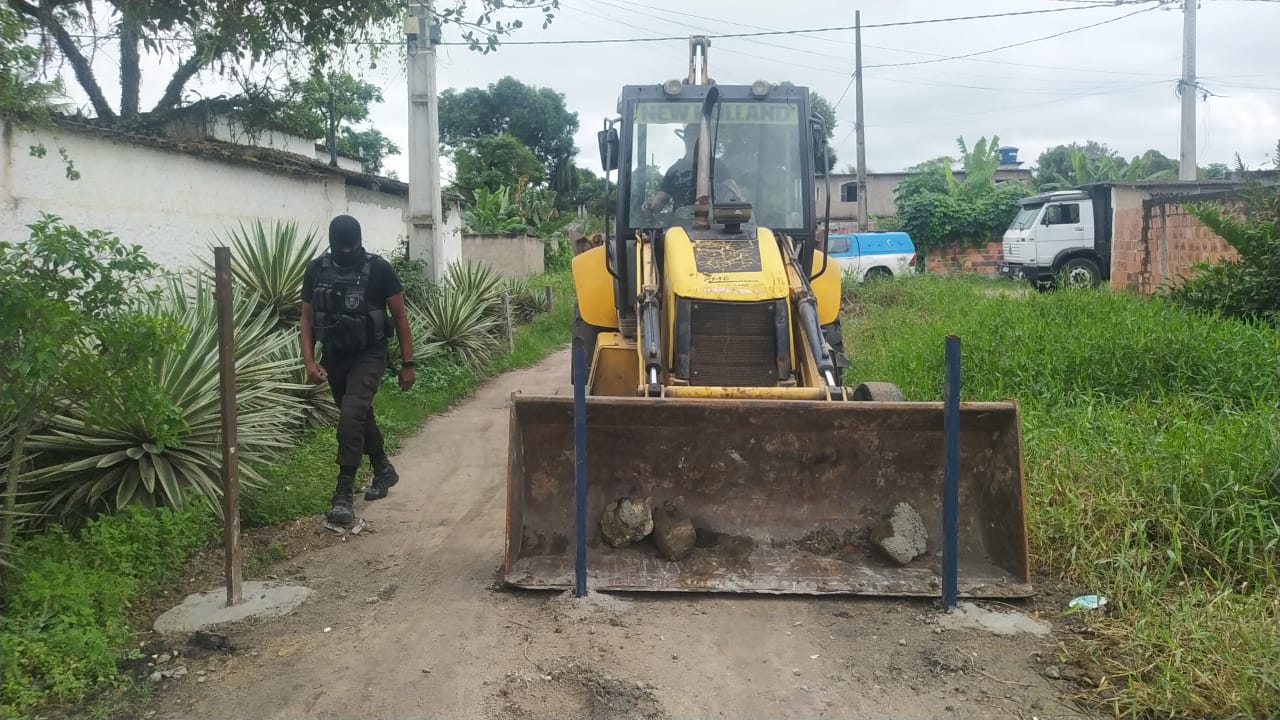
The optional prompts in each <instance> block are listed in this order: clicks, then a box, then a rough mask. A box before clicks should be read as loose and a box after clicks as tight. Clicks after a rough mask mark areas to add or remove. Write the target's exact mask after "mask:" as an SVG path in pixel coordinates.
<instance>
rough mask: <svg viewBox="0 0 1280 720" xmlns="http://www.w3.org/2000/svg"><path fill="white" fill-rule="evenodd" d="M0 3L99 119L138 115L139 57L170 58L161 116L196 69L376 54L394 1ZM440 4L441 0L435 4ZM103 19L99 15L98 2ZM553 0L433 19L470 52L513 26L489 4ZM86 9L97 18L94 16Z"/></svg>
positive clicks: (458, 1)
mask: <svg viewBox="0 0 1280 720" xmlns="http://www.w3.org/2000/svg"><path fill="white" fill-rule="evenodd" d="M4 3H5V4H6V6H7V7H8V8H9V9H11V10H13V11H16V12H17V13H19V14H21V15H22V16H24V17H26V18H28V19H30V20H31V21H33V22H34V23H35V24H37V25H38V26H39V27H40V29H41V30H42V31H43V32H44V33H45V35H46V37H48V38H49V42H48V44H47V49H48V52H49V54H50V55H51V56H53V57H52V58H51V59H52V60H54V62H53V63H51V65H52V66H53V67H59V66H61V65H62V64H63V63H65V64H66V65H68V66H70V68H71V70H72V73H73V74H74V76H75V79H76V82H77V83H78V84H79V85H80V87H81V89H83V90H84V92H85V94H86V95H87V96H88V98H89V102H90V104H91V105H92V106H93V111H94V114H95V115H96V116H97V117H99V118H102V119H116V118H138V117H140V116H141V115H142V114H143V111H142V108H141V106H140V94H141V93H140V91H141V88H142V67H143V65H144V63H143V61H142V58H143V56H144V55H146V56H151V57H153V58H166V57H174V58H178V60H179V62H178V67H177V69H176V70H174V71H173V74H172V75H171V76H169V78H168V79H167V81H165V82H164V83H163V87H164V93H163V94H162V96H161V98H160V100H159V101H158V102H157V103H156V104H155V106H154V107H152V108H151V110H150V113H154V114H157V115H163V114H165V113H168V112H169V111H172V110H173V109H175V108H177V107H179V106H181V105H182V104H183V101H184V96H185V94H186V92H187V89H188V86H189V85H190V84H191V82H192V81H193V79H194V78H196V77H197V76H198V75H199V74H201V73H203V72H206V71H213V72H216V73H219V74H242V73H244V72H245V71H247V70H248V69H249V68H252V67H260V66H262V65H263V64H264V63H266V62H267V61H278V62H282V63H284V64H286V65H289V64H297V66H298V67H308V66H310V65H311V64H312V63H313V62H314V61H317V60H321V61H322V60H324V59H326V58H329V57H331V56H333V55H335V54H339V53H342V52H348V51H349V52H361V48H367V49H368V51H369V52H370V53H371V54H373V55H375V56H376V55H377V54H378V52H379V48H382V47H386V46H387V45H388V44H390V45H391V46H394V44H395V43H390V42H389V41H390V39H392V38H394V39H397V40H398V39H399V33H400V32H401V31H400V24H401V20H402V18H403V15H404V11H405V8H404V3H403V2H402V0H360V1H359V2H355V1H354V0H318V1H317V0H241V1H240V2H223V1H221V0H108V1H107V2H105V3H103V2H95V1H94V0H4ZM442 4H444V3H442ZM103 7H105V8H106V10H107V12H108V13H109V17H108V18H107V21H106V22H105V23H102V22H101V19H102V18H101V17H100V10H101V9H102V8H103ZM558 7H559V2H558V0H482V2H481V3H480V8H479V9H478V10H479V12H478V14H474V15H471V14H468V13H467V11H466V3H465V2H464V1H463V0H455V2H454V3H452V4H451V5H449V6H446V7H443V8H438V9H437V15H438V19H439V20H440V22H442V23H444V24H453V25H456V26H458V27H459V28H462V30H463V34H462V36H463V38H464V39H465V40H466V41H467V43H468V45H469V46H470V47H471V49H472V50H476V51H479V52H490V51H492V50H494V49H496V48H497V47H498V45H499V44H500V40H501V38H502V37H504V36H506V35H508V34H510V33H511V32H512V31H514V30H516V29H518V28H520V27H521V26H522V25H523V22H522V21H521V20H519V19H515V20H511V21H507V22H504V21H502V20H501V19H499V18H498V17H497V15H498V13H499V12H503V13H507V12H520V11H528V10H534V11H541V13H542V16H543V27H546V26H547V25H548V24H549V23H550V22H551V20H552V18H553V17H554V11H555V10H556V9H557V8H558ZM95 13H98V15H99V16H97V17H95ZM108 42H111V43H114V44H115V45H116V47H117V52H116V53H114V55H115V57H116V58H118V64H117V63H116V62H115V60H114V59H110V60H108V61H107V62H105V63H95V58H96V56H97V55H99V54H100V53H98V50H99V48H100V47H101V46H102V45H104V44H106V43H108ZM99 71H102V72H110V73H112V74H116V73H118V74H119V78H120V97H119V99H118V100H117V101H116V102H115V103H114V104H113V103H112V102H111V101H110V100H109V99H108V98H107V95H106V93H105V91H104V90H103V88H102V84H101V83H100V82H99Z"/></svg>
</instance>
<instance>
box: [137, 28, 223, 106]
mask: <svg viewBox="0 0 1280 720" xmlns="http://www.w3.org/2000/svg"><path fill="white" fill-rule="evenodd" d="M208 50H209V46H208V45H207V44H206V43H205V42H203V41H197V42H196V49H195V52H194V53H193V54H192V55H191V57H189V58H187V60H186V62H184V63H182V65H180V66H179V67H178V69H177V70H176V71H175V72H174V73H173V77H171V78H169V84H168V85H166V86H165V88H164V95H163V96H162V97H161V98H160V101H159V102H157V103H156V106H155V107H154V108H152V109H151V112H153V113H163V112H168V111H170V110H172V109H174V108H175V107H177V106H178V103H180V102H182V91H183V89H184V88H186V86H187V83H188V82H190V81H191V78H193V77H195V74H196V73H198V72H200V69H201V68H203V67H204V66H205V63H207V62H208V61H209V59H210V58H208V57H206V53H207V52H208Z"/></svg>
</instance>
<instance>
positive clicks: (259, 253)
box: [202, 220, 321, 327]
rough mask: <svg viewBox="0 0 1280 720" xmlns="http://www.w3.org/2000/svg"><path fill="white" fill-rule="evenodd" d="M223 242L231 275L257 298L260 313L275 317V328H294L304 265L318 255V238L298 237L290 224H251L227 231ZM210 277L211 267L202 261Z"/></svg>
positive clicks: (299, 309)
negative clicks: (227, 249)
mask: <svg viewBox="0 0 1280 720" xmlns="http://www.w3.org/2000/svg"><path fill="white" fill-rule="evenodd" d="M223 241H224V242H227V241H229V243H230V245H231V274H232V275H233V276H234V277H235V280H236V283H237V284H238V285H240V286H241V287H243V288H245V289H247V290H252V291H253V292H255V293H256V294H257V296H258V303H259V305H260V307H262V308H263V309H270V310H272V311H273V312H275V313H276V315H278V316H279V324H280V325H282V326H285V327H293V326H296V325H297V324H298V322H299V319H300V318H301V317H302V279H303V276H304V275H306V271H307V264H308V263H310V262H311V260H312V259H314V258H315V257H316V255H318V254H319V253H320V250H321V243H320V237H319V235H317V234H316V232H315V231H314V230H313V231H310V232H308V233H306V234H305V235H304V234H302V233H300V232H299V230H298V226H297V224H296V223H293V222H287V223H286V222H279V221H276V222H273V223H271V225H270V226H267V225H264V224H263V223H262V221H261V220H255V221H254V222H253V223H252V224H251V225H250V226H249V227H248V228H246V227H245V226H244V224H243V223H242V224H240V226H239V227H238V228H237V229H235V230H230V231H228V233H227V235H226V237H225V238H223ZM202 262H203V264H204V266H205V269H206V270H207V271H208V272H209V273H210V275H212V273H213V264H212V263H211V262H210V261H209V260H207V259H202Z"/></svg>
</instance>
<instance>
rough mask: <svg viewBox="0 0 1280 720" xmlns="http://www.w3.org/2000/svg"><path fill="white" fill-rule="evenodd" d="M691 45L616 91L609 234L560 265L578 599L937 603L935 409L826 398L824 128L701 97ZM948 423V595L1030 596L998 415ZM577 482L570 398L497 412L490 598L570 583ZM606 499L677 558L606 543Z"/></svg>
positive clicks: (1014, 449)
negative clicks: (626, 508) (496, 548)
mask: <svg viewBox="0 0 1280 720" xmlns="http://www.w3.org/2000/svg"><path fill="white" fill-rule="evenodd" d="M708 45H709V43H708V42H707V40H706V39H705V38H702V37H695V38H691V41H690V57H689V75H688V77H687V78H685V79H676V80H671V81H668V82H666V83H663V84H660V85H629V86H625V87H624V88H623V90H622V93H621V95H620V98H619V101H618V114H619V117H617V118H616V119H609V120H606V121H605V123H604V129H603V130H602V131H601V132H600V133H599V140H600V152H601V159H602V163H603V167H604V170H605V172H606V174H609V173H610V172H611V171H614V170H616V171H617V172H618V176H617V188H616V189H617V204H616V216H615V217H616V223H615V225H614V228H615V229H614V230H613V231H611V232H609V231H607V232H606V237H605V240H604V242H603V243H602V244H600V245H598V246H595V247H592V248H590V249H588V250H585V251H583V252H581V253H580V254H578V255H577V256H576V257H575V258H574V260H573V278H574V284H575V287H576V292H577V313H578V318H577V322H576V326H575V334H576V336H577V337H578V338H579V339H580V340H582V342H583V344H584V345H585V347H586V353H585V356H586V361H587V363H588V364H589V377H588V380H587V383H586V399H585V407H586V421H585V422H586V443H585V445H586V478H587V481H586V482H587V492H586V510H587V515H586V517H587V518H588V523H587V536H586V540H587V548H588V550H587V554H586V567H587V577H588V583H589V585H590V587H591V588H592V589H595V590H639V591H721V592H723V591H731V592H757V593H804V594H822V593H849V594H863V595H901V596H937V595H939V594H940V592H941V584H942V569H941V568H942V557H941V554H942V553H941V549H942V545H943V538H942V531H943V518H942V509H943V501H942V497H943V492H942V489H943V471H944V457H943V456H944V453H943V424H944V423H943V404H942V403H939V402H906V401H904V399H903V397H902V394H901V393H900V392H899V391H898V389H897V388H896V387H895V386H893V385H891V384H888V383H879V382H865V383H861V384H859V385H857V386H856V387H852V388H850V387H846V386H845V384H844V382H845V378H844V374H845V372H846V371H847V370H848V368H847V367H846V362H847V361H846V360H845V358H844V355H843V354H842V352H843V347H842V345H843V342H842V335H841V326H840V319H839V313H840V303H841V283H842V280H843V278H842V273H841V271H840V268H839V266H838V265H837V264H836V262H835V261H829V260H828V258H827V256H826V254H825V253H824V252H822V250H823V248H824V238H825V232H823V231H819V230H818V228H817V212H816V209H815V205H816V202H817V198H816V197H815V195H816V193H815V175H816V173H822V174H823V175H825V174H826V167H825V166H823V167H820V168H816V169H815V165H816V164H817V162H819V161H821V160H822V159H823V151H824V148H823V146H822V144H821V143H822V142H823V141H822V138H823V137H824V135H823V133H822V132H821V130H822V128H821V125H820V119H819V118H818V117H817V116H811V107H810V101H809V93H808V90H807V88H804V87H797V86H790V85H787V86H776V85H771V84H769V83H766V82H756V83H754V84H752V85H749V86H736V85H719V84H717V83H715V82H714V81H712V80H711V79H710V78H709V77H708V75H707V63H706V59H707V47H708ZM699 54H700V55H701V63H700V65H699V63H698V59H699V58H698V56H699ZM815 148H817V152H815ZM828 189H829V184H828ZM826 197H827V198H828V202H827V204H826V208H827V210H826V216H827V219H828V220H829V216H830V201H829V198H830V192H828V193H827V194H826ZM827 226H828V222H827V221H826V220H824V222H823V224H822V227H823V228H825V227H827ZM941 352H942V347H941V345H940V346H939V353H940V354H941ZM856 362H857V358H853V363H854V367H855V368H856ZM959 418H960V425H959V427H960V433H959V448H960V451H959V472H958V482H959V515H958V534H957V537H958V554H957V559H958V560H957V564H958V580H959V584H958V589H959V595H960V596H966V597H1006V598H1007V597H1022V596H1027V595H1030V594H1031V593H1032V588H1031V583H1030V575H1029V568H1028V553H1027V535H1026V522H1025V512H1024V496H1023V471H1022V450H1021V434H1020V425H1019V418H1018V410H1017V406H1016V404H1015V403H1013V402H998V403H995V402H993V403H963V404H962V405H961V406H960V411H959ZM574 483H575V442H574V401H573V398H571V397H567V396H532V395H525V394H522V393H516V394H515V395H514V396H513V398H512V406H511V442H510V457H509V476H508V495H507V527H506V549H505V558H504V567H503V572H504V580H505V582H506V583H508V584H509V585H513V586H517V587H522V588H543V589H556V588H570V587H573V586H574V580H575V574H574V571H575V563H574V560H575V541H574V529H575V492H574V491H575V484H574ZM623 499H629V501H633V502H635V503H637V504H638V503H640V502H643V503H645V505H644V507H645V508H646V512H647V511H648V510H647V508H664V509H672V510H674V511H675V512H676V513H678V515H679V516H680V517H682V518H683V519H686V520H687V521H688V522H687V523H686V524H691V525H692V527H693V530H694V535H695V536H696V540H695V541H694V542H693V544H692V549H691V550H689V549H687V548H686V550H685V552H684V553H683V554H681V555H679V556H678V557H677V558H676V559H672V556H671V555H670V554H669V553H665V552H664V551H663V550H662V549H661V548H659V546H658V543H657V542H655V541H654V539H652V538H639V539H638V540H637V541H635V542H629V543H621V544H617V543H614V542H613V541H612V540H610V541H608V542H606V541H605V540H606V539H605V538H604V537H602V532H603V525H602V520H601V519H602V517H604V516H605V515H606V514H608V513H609V512H610V511H611V510H616V509H617V508H618V507H619V505H618V502H619V501H621V500H623ZM904 507H905V508H906V510H905V512H906V513H907V514H914V516H915V523H916V526H917V528H918V530H919V532H918V533H917V534H916V536H915V537H914V538H912V539H911V542H914V543H916V544H917V546H916V547H915V549H914V551H912V552H909V553H907V556H906V557H905V558H904V557H902V556H901V553H899V554H898V556H894V555H892V554H890V553H888V552H886V550H885V546H884V545H883V544H882V542H878V541H883V540H884V533H883V532H881V530H880V528H883V527H886V526H887V527H889V528H890V529H892V528H893V527H894V525H893V524H892V522H890V524H888V525H886V522H889V520H888V519H890V518H891V517H892V516H894V515H895V512H897V511H901V510H903V508H904ZM895 521H896V519H895ZM904 522H906V521H905V520H904ZM643 532H644V531H643V530H641V533H642V534H643Z"/></svg>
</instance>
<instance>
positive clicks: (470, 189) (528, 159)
mask: <svg viewBox="0 0 1280 720" xmlns="http://www.w3.org/2000/svg"><path fill="white" fill-rule="evenodd" d="M453 164H454V170H455V172H454V180H453V185H454V189H455V190H456V191H457V192H459V193H461V194H462V195H463V196H465V197H467V198H468V199H475V197H476V196H477V194H478V192H479V190H480V189H481V188H484V189H485V190H488V191H490V192H497V191H498V189H499V188H502V187H508V188H517V189H523V188H525V187H527V186H530V185H538V184H540V183H541V182H542V181H543V179H544V178H545V169H544V166H543V165H542V163H540V162H538V158H537V157H536V156H534V154H533V152H532V151H530V150H529V148H527V147H525V146H524V145H523V144H522V143H521V142H520V141H519V140H517V139H516V138H515V137H514V136H512V135H508V134H503V135H489V136H482V137H478V138H473V139H469V140H467V141H466V142H464V143H463V144H462V145H461V146H460V147H459V148H458V149H457V150H455V151H454V153H453Z"/></svg>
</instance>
